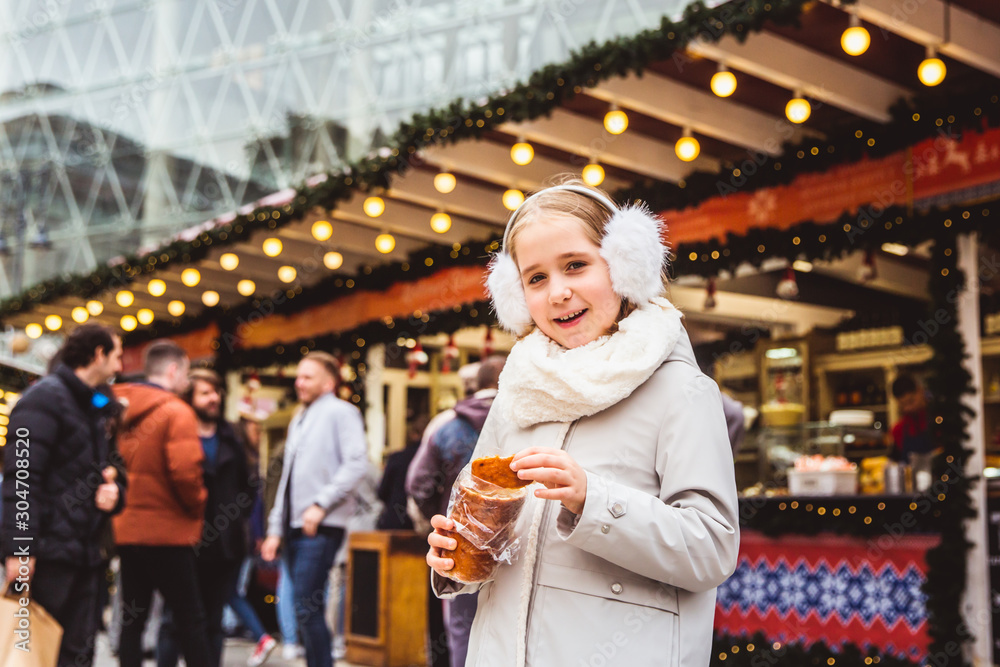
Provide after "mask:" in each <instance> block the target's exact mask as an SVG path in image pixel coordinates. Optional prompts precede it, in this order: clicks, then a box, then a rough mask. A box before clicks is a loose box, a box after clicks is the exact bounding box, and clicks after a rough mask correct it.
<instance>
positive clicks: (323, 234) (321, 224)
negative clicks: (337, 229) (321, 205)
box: [312, 220, 333, 241]
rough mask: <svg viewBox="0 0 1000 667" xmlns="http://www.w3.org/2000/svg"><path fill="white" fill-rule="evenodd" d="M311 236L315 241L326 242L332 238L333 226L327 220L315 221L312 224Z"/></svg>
mask: <svg viewBox="0 0 1000 667" xmlns="http://www.w3.org/2000/svg"><path fill="white" fill-rule="evenodd" d="M312 235H313V238H314V239H316V240H317V241H326V240H327V239H329V238H330V237H331V236H333V225H331V224H330V223H329V222H328V221H327V220H317V221H316V222H314V223H313V226H312Z"/></svg>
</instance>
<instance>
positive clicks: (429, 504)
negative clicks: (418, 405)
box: [406, 429, 444, 520]
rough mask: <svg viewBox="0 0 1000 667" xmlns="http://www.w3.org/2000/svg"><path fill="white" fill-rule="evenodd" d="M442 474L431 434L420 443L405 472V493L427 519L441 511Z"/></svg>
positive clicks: (441, 467)
mask: <svg viewBox="0 0 1000 667" xmlns="http://www.w3.org/2000/svg"><path fill="white" fill-rule="evenodd" d="M439 430H440V429H439ZM443 476H444V467H443V464H442V461H441V456H440V452H439V450H438V447H437V443H436V442H435V441H434V435H431V437H430V438H428V440H427V442H425V443H423V444H421V445H420V448H419V449H418V450H417V453H416V455H415V456H414V457H413V461H412V462H411V463H410V469H409V470H408V471H407V473H406V493H407V495H409V496H410V497H411V498H413V502H415V503H416V504H417V508H419V509H420V513H421V514H423V515H424V518H425V519H427V520H430V518H431V517H432V516H434V515H435V514H437V513H438V512H440V511H441V494H442V493H443V492H444V489H442V488H441V487H442V481H443Z"/></svg>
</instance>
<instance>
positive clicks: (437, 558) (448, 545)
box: [427, 514, 458, 577]
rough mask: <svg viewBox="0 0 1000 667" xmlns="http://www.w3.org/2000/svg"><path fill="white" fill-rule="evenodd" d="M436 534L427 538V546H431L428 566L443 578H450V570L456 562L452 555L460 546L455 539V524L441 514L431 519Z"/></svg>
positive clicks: (428, 553) (428, 554)
mask: <svg viewBox="0 0 1000 667" xmlns="http://www.w3.org/2000/svg"><path fill="white" fill-rule="evenodd" d="M431 526H432V527H433V528H434V532H433V533H431V534H429V535H428V536H427V544H429V545H431V548H430V550H429V551H428V552H427V565H429V566H430V568H431V569H432V570H434V571H435V572H437V573H438V574H440V575H441V576H443V577H447V576H448V570H450V569H452V568H453V567H455V561H454V559H452V558H451V556H450V554H451V552H452V551H453V550H454V549H455V547H456V546H458V543H457V542H456V541H455V538H454V537H453V534H454V532H453V531H454V530H455V522H454V521H452V520H451V519H449V518H448V517H446V516H443V515H441V514H435V515H434V516H432V517H431Z"/></svg>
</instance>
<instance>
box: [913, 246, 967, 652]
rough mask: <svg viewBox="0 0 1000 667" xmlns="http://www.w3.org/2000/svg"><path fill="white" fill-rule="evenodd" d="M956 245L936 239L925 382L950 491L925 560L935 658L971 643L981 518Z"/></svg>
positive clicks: (938, 469)
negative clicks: (973, 529)
mask: <svg viewBox="0 0 1000 667" xmlns="http://www.w3.org/2000/svg"><path fill="white" fill-rule="evenodd" d="M956 239H957V235H956V234H955V233H948V234H942V235H941V236H939V237H938V239H937V242H936V243H935V246H934V254H933V258H932V264H931V276H930V292H931V307H932V308H933V309H934V310H933V312H930V313H928V317H929V318H932V319H934V320H935V321H937V322H943V323H942V324H941V328H940V330H939V331H938V332H937V334H936V335H934V336H931V337H930V341H929V342H930V345H931V348H932V349H933V351H934V354H933V356H932V357H931V361H930V375H929V377H928V381H927V385H928V389H929V390H930V392H931V394H932V395H933V399H932V401H931V404H930V405H929V406H928V419H929V420H931V423H930V424H929V427H930V429H931V433H932V437H933V440H934V442H935V444H936V445H937V446H939V447H941V448H942V449H943V450H944V451H943V453H942V455H941V456H939V457H938V458H937V459H935V461H934V470H933V476H934V480H935V485H939V484H946V485H947V487H948V488H947V489H944V488H942V489H941V490H942V494H941V495H939V496H938V498H939V499H940V500H941V505H942V510H943V514H944V516H946V517H947V519H948V520H947V521H944V522H942V525H941V543H940V545H939V546H938V547H936V548H934V549H932V550H931V551H930V552H928V554H927V564H928V566H929V569H928V577H927V584H926V586H925V591H926V593H927V596H928V598H927V611H928V615H929V620H930V628H929V633H930V636H931V645H930V653H931V654H932V655H946V654H953V653H954V647H955V646H959V647H960V646H962V645H963V644H964V643H965V642H967V641H969V639H970V638H971V635H970V632H969V630H968V629H967V628H966V626H965V623H964V621H963V619H962V613H961V600H962V596H963V592H964V590H965V585H966V557H967V555H968V552H969V549H970V548H971V546H972V545H971V543H969V542H968V540H966V537H965V520H966V519H971V518H973V517H975V515H976V513H975V510H974V509H973V507H972V498H971V495H970V491H971V487H972V484H973V483H975V482H976V481H977V480H975V479H972V478H969V477H968V476H966V475H965V474H964V471H965V466H966V463H967V462H968V459H969V456H970V455H971V453H972V452H971V451H970V450H969V449H968V448H967V447H966V446H965V443H966V442H967V441H968V431H967V427H968V422H969V419H970V418H971V417H972V416H973V415H974V413H973V411H972V410H970V409H969V408H968V407H967V406H965V405H964V404H963V403H962V400H963V397H964V396H966V395H968V394H971V393H974V388H973V386H972V377H971V376H970V375H969V373H968V371H967V370H966V369H965V367H964V366H963V363H964V362H965V360H966V358H967V357H968V354H967V353H966V349H965V342H964V341H963V340H962V336H961V333H960V332H959V330H958V317H957V309H956V302H957V297H958V295H959V294H960V293H961V291H962V289H963V288H964V285H965V276H964V275H963V274H962V272H961V271H960V270H959V268H958V252H957V248H956ZM956 471H961V473H962V474H956ZM952 660H953V661H949V662H948V664H949V665H962V666H964V665H966V664H967V663H966V662H965V661H964V657H963V656H961V655H957V656H955V655H953V656H952Z"/></svg>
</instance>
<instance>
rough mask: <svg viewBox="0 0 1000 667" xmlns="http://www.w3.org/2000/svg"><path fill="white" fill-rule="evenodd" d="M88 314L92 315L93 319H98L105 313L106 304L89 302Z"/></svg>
mask: <svg viewBox="0 0 1000 667" xmlns="http://www.w3.org/2000/svg"><path fill="white" fill-rule="evenodd" d="M87 312H88V313H90V315H91V316H92V317H97V316H98V315H100V314H101V313H103V312H104V304H103V303H101V302H100V301H88V302H87Z"/></svg>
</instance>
